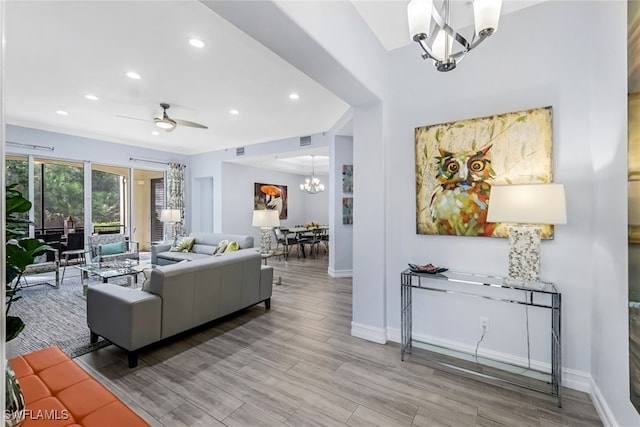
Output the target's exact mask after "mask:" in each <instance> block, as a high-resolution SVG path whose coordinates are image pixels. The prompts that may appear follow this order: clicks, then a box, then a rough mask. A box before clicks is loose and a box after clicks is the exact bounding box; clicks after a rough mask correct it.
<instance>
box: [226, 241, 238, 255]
mask: <svg viewBox="0 0 640 427" xmlns="http://www.w3.org/2000/svg"><path fill="white" fill-rule="evenodd" d="M238 249H240V245H239V244H238V242H236V241H235V240H232V241H231V242H229V244H228V245H227V247H226V248H225V250H224V251H225V252H235V251H237V250H238Z"/></svg>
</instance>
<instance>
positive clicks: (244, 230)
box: [220, 162, 329, 246]
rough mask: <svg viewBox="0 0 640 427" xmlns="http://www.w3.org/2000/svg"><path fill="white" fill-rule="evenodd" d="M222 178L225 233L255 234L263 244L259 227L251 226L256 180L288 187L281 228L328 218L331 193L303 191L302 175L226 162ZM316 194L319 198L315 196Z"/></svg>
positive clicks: (222, 212) (222, 217) (223, 227)
mask: <svg viewBox="0 0 640 427" xmlns="http://www.w3.org/2000/svg"><path fill="white" fill-rule="evenodd" d="M222 179H223V183H222V189H221V191H222V194H221V211H220V215H221V225H222V228H221V230H222V231H223V232H224V233H233V234H249V235H252V236H253V237H254V242H255V244H256V246H259V243H260V230H259V229H257V228H256V227H253V226H252V225H251V219H252V212H253V192H254V184H255V183H256V182H263V183H270V184H278V185H286V186H287V187H288V188H287V198H288V216H287V219H283V220H280V224H281V226H282V227H293V226H294V225H298V224H305V223H307V222H310V221H314V220H317V219H318V218H320V219H325V220H326V219H327V217H328V212H329V205H328V195H327V194H326V192H325V193H322V194H319V195H309V194H306V193H304V192H302V191H301V190H300V182H301V181H302V179H303V177H302V176H301V175H297V174H291V173H284V172H277V171H272V170H268V169H261V168H255V167H250V166H243V165H240V164H236V163H230V162H223V163H222ZM315 196H319V197H318V198H316V199H312V198H313V197H315Z"/></svg>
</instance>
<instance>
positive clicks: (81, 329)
mask: <svg viewBox="0 0 640 427" xmlns="http://www.w3.org/2000/svg"><path fill="white" fill-rule="evenodd" d="M67 273H69V271H67ZM52 283H53V282H52ZM91 283H96V281H95V280H94V279H92V282H91ZM20 295H21V296H22V298H21V299H20V300H19V301H16V302H15V303H14V304H13V306H12V307H11V310H10V312H9V314H10V315H13V316H20V318H22V320H23V321H24V323H25V324H26V326H25V328H24V330H23V331H22V333H21V334H20V336H19V338H20V339H21V342H20V353H21V354H25V353H29V352H31V351H35V350H40V349H42V348H45V347H49V346H52V345H55V346H58V347H59V348H60V350H62V351H63V352H64V353H66V354H67V355H68V356H69V357H71V358H74V357H77V356H80V355H83V354H85V353H89V352H90V351H93V350H96V349H99V348H102V347H105V346H106V345H108V344H109V342H108V341H106V340H104V339H102V338H100V339H99V340H98V342H97V343H95V344H91V343H90V339H89V335H90V334H89V328H88V327H87V300H86V297H85V296H83V295H82V284H81V282H80V277H79V275H78V276H76V277H70V278H67V277H65V279H64V282H63V283H62V284H61V286H60V289H55V288H53V287H51V286H48V285H46V284H44V285H38V286H32V287H28V288H23V289H22V290H21V292H20Z"/></svg>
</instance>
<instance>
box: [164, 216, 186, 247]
mask: <svg viewBox="0 0 640 427" xmlns="http://www.w3.org/2000/svg"><path fill="white" fill-rule="evenodd" d="M180 219H181V218H180V209H162V210H161V211H160V221H161V222H164V223H165V224H171V242H172V244H173V245H174V246H175V244H176V224H177V223H178V222H180Z"/></svg>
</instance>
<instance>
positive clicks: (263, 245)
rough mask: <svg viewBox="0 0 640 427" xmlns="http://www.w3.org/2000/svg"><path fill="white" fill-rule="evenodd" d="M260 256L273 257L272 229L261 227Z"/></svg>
mask: <svg viewBox="0 0 640 427" xmlns="http://www.w3.org/2000/svg"><path fill="white" fill-rule="evenodd" d="M260 231H261V232H262V236H261V237H260V254H261V255H271V227H260Z"/></svg>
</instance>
